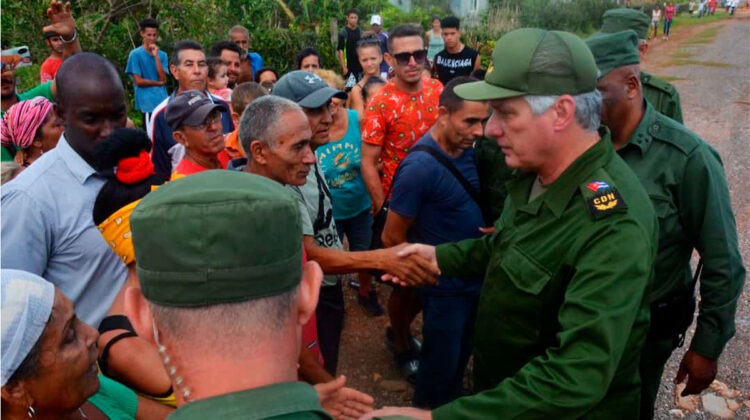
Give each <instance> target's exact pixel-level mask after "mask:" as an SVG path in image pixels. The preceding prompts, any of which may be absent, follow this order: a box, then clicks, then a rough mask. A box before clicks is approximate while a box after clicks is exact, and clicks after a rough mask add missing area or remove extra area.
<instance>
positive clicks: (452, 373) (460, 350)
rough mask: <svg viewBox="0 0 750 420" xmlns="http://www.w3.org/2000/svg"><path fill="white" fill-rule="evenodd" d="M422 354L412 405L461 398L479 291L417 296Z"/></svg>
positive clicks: (420, 355)
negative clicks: (419, 300) (420, 303)
mask: <svg viewBox="0 0 750 420" xmlns="http://www.w3.org/2000/svg"><path fill="white" fill-rule="evenodd" d="M421 297H422V317H423V319H424V323H423V325H422V338H423V341H422V351H421V352H420V354H419V372H418V373H417V381H416V385H415V388H414V399H413V402H414V405H415V406H417V407H429V408H437V407H439V406H441V405H443V404H446V403H449V402H451V401H453V400H455V399H456V398H458V397H460V396H461V390H462V389H463V379H464V371H465V370H466V364H467V363H468V361H469V357H470V356H471V352H472V350H473V347H474V346H473V344H474V320H475V319H476V315H477V305H478V303H479V292H478V291H477V292H475V293H464V294H456V295H451V296H436V295H431V294H428V293H421Z"/></svg>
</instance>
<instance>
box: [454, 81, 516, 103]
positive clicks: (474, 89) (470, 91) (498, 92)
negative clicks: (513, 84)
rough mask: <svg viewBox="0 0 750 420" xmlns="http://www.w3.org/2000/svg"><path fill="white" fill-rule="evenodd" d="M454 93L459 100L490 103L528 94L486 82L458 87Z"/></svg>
mask: <svg viewBox="0 0 750 420" xmlns="http://www.w3.org/2000/svg"><path fill="white" fill-rule="evenodd" d="M453 91H454V92H456V95H458V97H459V98H461V99H465V100H467V101H490V100H493V99H505V98H515V97H517V96H523V95H525V94H526V92H521V91H518V90H511V89H505V88H503V87H500V86H495V85H491V84H489V83H487V82H485V81H481V82H473V83H464V84H462V85H458V86H456V87H455V89H454V90H453Z"/></svg>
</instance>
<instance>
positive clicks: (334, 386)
mask: <svg viewBox="0 0 750 420" xmlns="http://www.w3.org/2000/svg"><path fill="white" fill-rule="evenodd" d="M345 383H346V377H345V376H343V375H342V376H339V377H338V378H336V379H334V380H332V381H331V382H326V383H323V384H317V385H315V390H316V391H317V392H318V398H320V405H322V406H323V409H324V410H326V412H328V414H330V415H331V416H332V417H333V418H334V419H337V420H338V419H344V420H349V419H358V418H360V417H362V416H364V415H365V414H367V413H369V412H370V411H372V405H373V403H374V402H375V400H373V398H372V397H371V396H369V395H367V394H365V393H364V392H359V391H357V390H356V389H352V388H348V387H345V386H344V384H345Z"/></svg>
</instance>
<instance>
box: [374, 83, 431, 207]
mask: <svg viewBox="0 0 750 420" xmlns="http://www.w3.org/2000/svg"><path fill="white" fill-rule="evenodd" d="M442 92H443V84H442V83H440V81H439V80H437V79H422V92H420V93H407V92H402V91H400V90H398V89H397V88H396V85H395V83H394V82H393V80H391V81H389V82H388V83H387V84H386V85H385V86H384V87H383V88H382V89H380V91H378V93H377V94H375V96H373V97H372V99H371V100H370V101H368V102H367V106H366V107H365V117H364V119H365V123H364V125H363V127H362V141H364V142H365V143H368V144H372V145H375V146H381V147H382V149H381V151H380V158H381V160H382V161H383V177H382V182H383V192H384V193H386V194H387V193H388V191H389V190H390V188H391V183H392V182H393V175H394V174H395V173H396V168H398V165H399V163H401V161H402V160H403V159H404V157H406V154H407V153H409V149H410V148H411V147H412V146H413V145H414V143H416V142H417V140H419V139H420V138H422V136H423V135H424V134H425V133H427V132H428V131H429V130H430V128H432V125H433V124H435V120H437V115H438V103H439V102H440V94H441V93H442Z"/></svg>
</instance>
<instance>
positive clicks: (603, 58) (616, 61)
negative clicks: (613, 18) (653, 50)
mask: <svg viewBox="0 0 750 420" xmlns="http://www.w3.org/2000/svg"><path fill="white" fill-rule="evenodd" d="M586 44H587V45H588V46H589V48H591V52H592V53H593V54H594V58H595V59H596V66H597V67H599V71H600V72H601V75H600V76H599V77H604V76H606V75H607V73H609V72H611V71H612V70H614V69H616V68H618V67H622V66H628V65H631V64H638V63H640V57H639V56H638V37H637V36H636V34H635V31H631V30H627V31H622V32H615V33H613V34H599V35H596V36H592V37H591V38H589V39H587V40H586Z"/></svg>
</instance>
